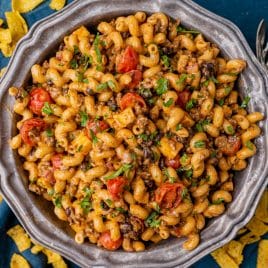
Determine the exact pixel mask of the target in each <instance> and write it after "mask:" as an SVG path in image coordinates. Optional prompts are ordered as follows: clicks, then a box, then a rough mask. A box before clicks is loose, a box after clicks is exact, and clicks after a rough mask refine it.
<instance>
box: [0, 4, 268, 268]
mask: <svg viewBox="0 0 268 268" xmlns="http://www.w3.org/2000/svg"><path fill="white" fill-rule="evenodd" d="M80 1H82V0H80ZM10 2H11V0H0V18H4V12H5V11H8V10H10ZM67 2H68V3H70V2H72V0H68V1H67ZM195 2H196V3H198V4H200V5H201V6H203V7H205V8H207V9H209V10H210V11H212V12H214V13H216V14H218V15H220V16H223V17H225V18H227V19H230V20H231V21H233V22H234V23H235V24H236V25H237V26H238V27H239V28H240V29H241V30H242V32H243V33H244V35H245V37H246V39H247V40H248V42H249V44H250V46H251V48H252V49H253V51H255V35H256V30H257V27H258V23H259V21H260V20H261V19H262V18H265V19H266V21H267V22H268V0H244V1H241V0H232V1H230V0H217V1H215V0H195ZM48 4H49V1H48V0H47V1H45V2H44V4H42V5H40V6H39V7H38V8H36V9H35V10H34V11H32V12H29V13H27V14H25V15H23V16H24V18H25V19H26V21H27V23H28V25H29V27H30V26H31V25H32V24H33V23H34V22H36V21H37V20H39V19H41V18H44V17H45V16H47V15H50V14H52V13H53V11H52V10H51V9H49V8H48ZM8 60H9V59H6V58H3V57H2V55H1V53H0V68H2V67H4V66H6V65H7V64H8ZM25 60H27V59H25ZM16 224H18V221H17V219H16V217H15V216H14V214H13V213H12V211H11V210H10V209H9V207H8V206H7V204H6V203H5V202H4V201H3V202H2V203H1V204H0V268H6V267H9V262H10V258H11V256H12V254H13V253H14V252H18V250H17V248H16V246H15V244H14V243H13V241H12V240H11V239H10V238H9V237H8V236H7V235H6V231H7V230H8V229H9V228H11V227H12V226H14V225H16ZM265 237H266V238H268V234H267V235H266V236H265ZM267 254H268V253H267ZM22 255H23V256H24V257H25V258H27V260H28V261H29V263H30V264H31V266H32V267H34V268H42V267H51V266H49V265H47V264H46V258H45V256H44V255H42V254H38V255H33V254H31V252H30V250H27V251H24V252H23V253H22ZM244 257H245V258H244V262H243V263H242V266H241V267H242V268H252V267H256V258H257V243H255V244H252V245H249V246H247V247H246V248H245V250H244ZM68 265H69V267H71V268H78V266H76V265H74V264H72V263H70V262H68ZM192 267H194V268H201V267H202V268H203V267H205V268H207V267H208V268H214V267H215V268H216V267H218V265H217V264H216V263H215V262H214V260H213V259H212V257H211V256H206V257H204V258H203V259H202V260H200V261H199V262H198V263H196V264H195V265H193V266H192Z"/></svg>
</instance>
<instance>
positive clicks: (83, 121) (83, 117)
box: [80, 111, 88, 127]
mask: <svg viewBox="0 0 268 268" xmlns="http://www.w3.org/2000/svg"><path fill="white" fill-rule="evenodd" d="M80 118H81V123H80V124H81V126H82V127H85V126H86V125H87V121H88V114H87V113H86V112H83V111H80Z"/></svg>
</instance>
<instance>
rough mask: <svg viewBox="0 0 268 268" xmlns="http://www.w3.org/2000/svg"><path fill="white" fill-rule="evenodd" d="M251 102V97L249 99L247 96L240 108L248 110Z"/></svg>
mask: <svg viewBox="0 0 268 268" xmlns="http://www.w3.org/2000/svg"><path fill="white" fill-rule="evenodd" d="M249 101H250V97H249V96H246V97H245V98H244V100H243V101H242V103H241V105H240V107H241V108H246V107H247V106H248V103H249Z"/></svg>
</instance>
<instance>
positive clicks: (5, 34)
mask: <svg viewBox="0 0 268 268" xmlns="http://www.w3.org/2000/svg"><path fill="white" fill-rule="evenodd" d="M11 42H12V36H11V32H10V30H9V29H3V28H0V43H5V44H11Z"/></svg>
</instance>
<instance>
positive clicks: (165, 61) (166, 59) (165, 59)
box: [161, 55, 170, 68]
mask: <svg viewBox="0 0 268 268" xmlns="http://www.w3.org/2000/svg"><path fill="white" fill-rule="evenodd" d="M161 60H162V62H163V64H164V66H165V67H166V68H169V67H170V58H169V57H168V56H167V55H163V56H162V57H161Z"/></svg>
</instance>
